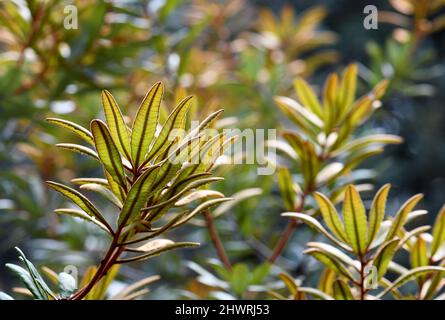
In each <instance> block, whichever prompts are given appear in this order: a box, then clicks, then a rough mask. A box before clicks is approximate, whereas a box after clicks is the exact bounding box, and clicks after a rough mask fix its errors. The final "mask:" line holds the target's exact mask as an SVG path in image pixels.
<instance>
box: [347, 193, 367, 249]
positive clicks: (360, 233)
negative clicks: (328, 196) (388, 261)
mask: <svg viewBox="0 0 445 320" xmlns="http://www.w3.org/2000/svg"><path fill="white" fill-rule="evenodd" d="M343 219H344V223H345V231H346V235H347V237H348V239H349V243H350V245H351V246H352V248H353V249H354V252H356V253H358V254H363V253H364V252H365V249H366V240H367V238H366V237H367V235H366V232H367V230H366V229H367V222H366V212H365V207H364V206H363V203H362V200H361V198H360V195H359V193H358V191H357V190H356V189H355V187H354V186H353V185H349V186H348V187H347V188H346V191H345V199H344V202H343Z"/></svg>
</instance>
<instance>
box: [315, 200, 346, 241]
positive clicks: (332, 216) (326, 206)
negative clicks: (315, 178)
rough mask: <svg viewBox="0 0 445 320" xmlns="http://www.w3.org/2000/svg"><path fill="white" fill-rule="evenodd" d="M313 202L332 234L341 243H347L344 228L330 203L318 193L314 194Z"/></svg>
mask: <svg viewBox="0 0 445 320" xmlns="http://www.w3.org/2000/svg"><path fill="white" fill-rule="evenodd" d="M314 198H315V201H317V204H318V207H319V208H320V211H321V215H322V216H323V220H324V222H325V223H326V225H327V226H328V228H329V229H330V230H331V231H332V233H333V234H334V235H335V236H336V237H337V238H338V239H339V240H341V241H343V242H346V243H347V242H348V239H347V237H346V232H345V228H344V226H343V223H342V222H341V220H340V217H339V215H338V213H337V210H336V209H335V207H334V205H333V204H332V203H331V201H330V200H329V199H328V198H326V197H325V196H324V195H323V194H321V193H319V192H315V193H314Z"/></svg>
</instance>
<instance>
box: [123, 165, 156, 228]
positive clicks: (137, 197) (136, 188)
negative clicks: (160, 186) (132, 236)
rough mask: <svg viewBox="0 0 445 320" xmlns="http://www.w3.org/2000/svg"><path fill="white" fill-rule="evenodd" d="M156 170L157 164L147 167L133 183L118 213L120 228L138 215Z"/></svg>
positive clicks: (146, 197) (148, 192)
mask: <svg viewBox="0 0 445 320" xmlns="http://www.w3.org/2000/svg"><path fill="white" fill-rule="evenodd" d="M158 171H159V166H153V167H151V168H149V169H147V170H146V171H145V172H144V173H143V174H142V175H141V176H140V177H139V178H138V179H137V180H136V182H135V183H134V184H133V186H132V187H131V189H130V191H129V192H128V195H127V198H126V199H125V202H124V204H123V207H122V210H121V213H120V215H119V221H118V225H119V227H120V228H121V227H123V226H126V225H128V224H130V223H131V222H133V219H134V218H135V217H137V216H138V215H139V211H140V210H141V208H142V207H143V206H144V203H145V202H146V201H147V199H148V197H149V196H150V195H151V194H152V192H153V190H151V188H152V185H153V182H154V181H155V178H156V176H157V174H158Z"/></svg>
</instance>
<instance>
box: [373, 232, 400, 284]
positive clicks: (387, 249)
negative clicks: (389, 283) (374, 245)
mask: <svg viewBox="0 0 445 320" xmlns="http://www.w3.org/2000/svg"><path fill="white" fill-rule="evenodd" d="M398 243H399V238H395V239H392V240H390V241H388V242H386V243H385V244H383V245H382V246H381V247H380V248H379V250H378V251H377V252H376V254H375V255H374V258H373V265H374V266H375V267H376V269H377V279H378V280H380V279H381V278H382V277H383V276H384V275H385V273H386V270H387V269H388V265H389V263H390V262H391V260H392V257H393V256H394V253H395V252H396V249H397V245H398Z"/></svg>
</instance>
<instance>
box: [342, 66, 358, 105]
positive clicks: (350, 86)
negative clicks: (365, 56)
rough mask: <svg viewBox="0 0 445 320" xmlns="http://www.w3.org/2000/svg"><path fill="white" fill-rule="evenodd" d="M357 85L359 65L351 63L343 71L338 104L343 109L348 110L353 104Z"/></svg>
mask: <svg viewBox="0 0 445 320" xmlns="http://www.w3.org/2000/svg"><path fill="white" fill-rule="evenodd" d="M356 85H357V65H356V64H350V65H349V66H348V67H347V68H346V69H345V71H344V73H343V78H342V81H341V85H340V92H339V95H338V105H339V107H340V109H341V110H346V108H347V107H348V106H350V105H351V104H352V102H353V101H354V98H355V91H356Z"/></svg>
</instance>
